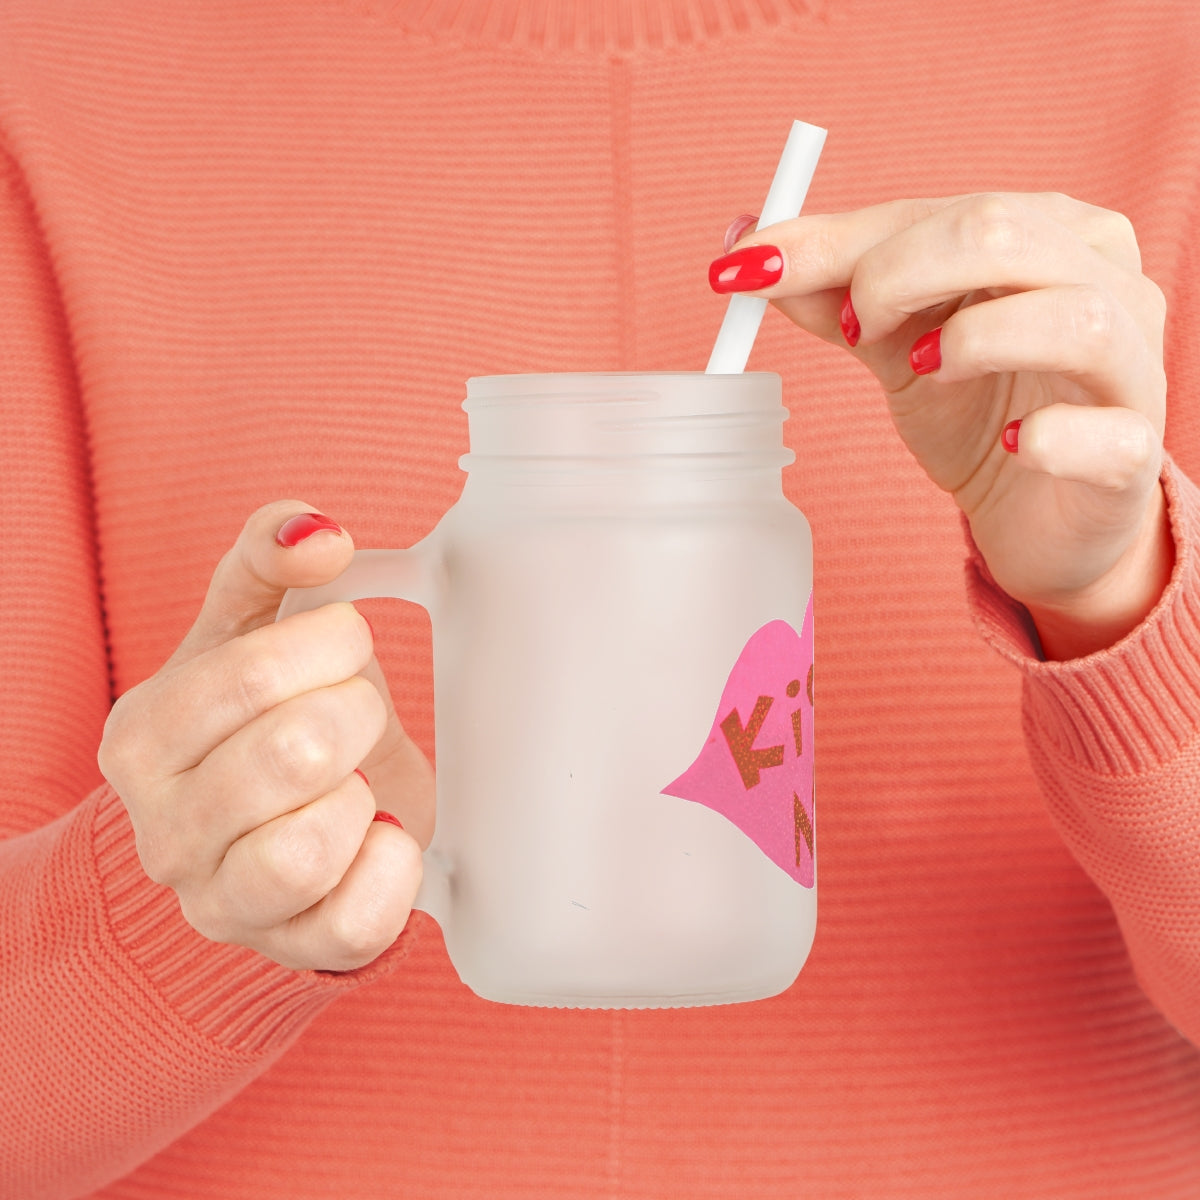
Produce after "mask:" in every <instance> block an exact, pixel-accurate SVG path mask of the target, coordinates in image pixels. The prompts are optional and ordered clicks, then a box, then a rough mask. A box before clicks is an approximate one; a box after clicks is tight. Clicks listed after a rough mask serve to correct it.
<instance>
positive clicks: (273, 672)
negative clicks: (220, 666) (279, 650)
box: [234, 643, 284, 713]
mask: <svg viewBox="0 0 1200 1200" xmlns="http://www.w3.org/2000/svg"><path fill="white" fill-rule="evenodd" d="M234 687H235V689H236V692H237V699H238V700H239V702H240V703H241V706H242V707H243V708H244V709H245V711H247V712H250V713H259V712H265V711H266V710H267V709H269V708H273V707H274V706H275V705H276V704H278V703H279V701H280V700H281V699H282V698H283V695H284V681H283V668H282V664H281V663H280V660H279V657H278V655H276V654H274V653H272V652H270V651H268V650H266V649H264V648H262V647H259V646H256V645H253V644H245V643H244V644H243V653H242V654H241V655H240V656H239V661H238V664H237V669H236V672H235V674H234Z"/></svg>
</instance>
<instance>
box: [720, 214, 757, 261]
mask: <svg viewBox="0 0 1200 1200" xmlns="http://www.w3.org/2000/svg"><path fill="white" fill-rule="evenodd" d="M757 224H758V218H757V217H755V216H752V215H751V214H750V213H742V215H741V216H740V217H734V218H733V220H732V221H730V222H729V228H728V229H726V230H725V240H724V242H723V243H722V244H723V245H724V247H725V253H726V254H728V253H729V251H730V248H731V247H732V246H733V244H734V242H736V241H738V240H739V239H740V238H741V237H742V236H743V235H744V234H745V233H746V231H747V230H748V229H750V228H751V227H752V226H754V225H757Z"/></svg>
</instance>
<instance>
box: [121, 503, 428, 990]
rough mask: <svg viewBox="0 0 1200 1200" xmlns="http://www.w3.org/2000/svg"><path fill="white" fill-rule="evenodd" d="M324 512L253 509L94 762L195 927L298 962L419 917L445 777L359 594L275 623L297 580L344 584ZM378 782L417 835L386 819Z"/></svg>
mask: <svg viewBox="0 0 1200 1200" xmlns="http://www.w3.org/2000/svg"><path fill="white" fill-rule="evenodd" d="M311 512H312V510H311V509H309V508H307V507H306V506H305V505H304V504H302V503H300V502H298V501H288V500H285V501H279V502H277V503H275V504H270V505H267V506H266V507H264V508H262V509H259V511H258V512H256V513H255V514H254V515H253V516H252V517H251V518H250V519H249V521H248V522H247V523H246V526H245V528H244V529H243V530H242V533H241V535H240V536H239V538H238V540H237V542H236V543H235V544H234V546H233V548H232V549H231V550H230V551H229V553H228V554H226V555H225V557H224V558H223V559H222V560H221V562H220V564H219V565H218V567H217V569H216V572H215V573H214V575H213V579H212V583H211V585H210V587H209V590H208V595H207V597H206V599H205V602H204V606H203V608H202V610H201V612H200V615H199V617H198V618H197V620H196V623H195V625H193V627H192V629H191V630H190V632H189V633H188V634H187V636H186V637H185V638H184V640H183V642H182V644H181V645H180V646H179V648H178V650H176V652H175V653H174V655H172V657H171V659H170V660H169V661H168V662H167V663H166V665H165V666H164V667H163V668H162V669H161V670H160V671H159V672H158V673H157V674H156V675H154V676H152V677H151V678H150V679H147V680H146V681H145V682H143V683H141V684H139V685H138V686H137V687H134V688H132V689H131V690H130V691H128V692H126V693H125V694H124V695H123V696H121V698H120V699H119V700H118V701H117V702H116V704H115V705H114V706H113V709H112V712H111V714H110V716H109V719H108V722H107V724H106V726H105V730H104V737H103V740H102V742H101V745H100V752H99V763H100V770H101V771H102V772H103V774H104V777H105V778H106V779H107V780H108V781H109V782H110V783H111V784H112V786H113V788H114V789H115V790H116V792H117V793H118V795H119V796H120V797H121V799H122V800H123V801H124V803H125V806H126V808H127V809H128V810H129V816H130V819H131V821H132V823H133V828H134V832H135V834H136V837H137V848H138V854H139V856H140V858H141V862H142V866H143V868H144V869H145V871H146V873H147V875H149V876H150V878H151V879H153V880H155V881H156V882H158V883H162V884H166V885H167V886H168V887H170V888H172V889H174V891H175V892H176V894H177V895H178V897H179V903H180V907H181V909H182V912H183V915H184V917H185V918H186V919H187V921H188V922H189V923H190V924H191V925H192V926H193V927H194V928H195V929H197V930H198V931H199V932H200V933H202V934H203V935H204V936H205V937H208V938H211V939H212V940H213V941H217V942H227V943H232V944H235V945H240V946H247V947H249V948H251V949H254V950H257V951H259V952H261V953H262V954H265V955H266V956H267V957H268V958H271V959H274V960H275V961H276V962H278V963H282V964H283V965H284V966H287V967H293V968H297V969H315V970H327V971H345V970H351V969H353V968H356V967H360V966H363V965H365V964H366V963H368V962H370V961H371V960H372V959H374V958H376V957H377V956H378V955H379V954H380V953H382V952H383V951H384V950H385V949H386V948H387V947H388V946H389V945H391V943H392V942H393V941H394V940H395V939H396V938H397V937H398V936H399V934H400V932H401V931H402V930H403V928H404V926H405V924H406V922H407V921H408V917H409V913H410V911H411V909H412V903H413V900H414V898H415V896H416V893H417V888H418V886H419V884H420V882H421V853H420V846H421V844H425V843H427V842H428V839H429V836H430V835H431V834H432V828H433V812H434V800H433V797H434V792H433V772H432V770H431V769H430V766H429V764H428V762H427V761H426V759H425V757H424V755H423V754H422V753H421V751H420V750H419V749H418V748H417V746H416V745H415V744H414V743H413V742H412V741H411V739H409V738H408V736H407V735H406V734H405V733H404V730H403V729H402V728H401V725H400V722H399V720H398V718H397V716H396V711H395V708H394V707H393V705H392V701H391V697H390V695H389V693H388V689H387V684H386V682H385V681H384V679H383V675H382V672H381V671H380V669H379V666H378V663H376V661H375V658H374V642H373V637H372V633H371V628H370V626H369V625H368V624H367V622H366V621H365V620H364V619H363V617H362V616H361V615H360V614H359V613H358V612H357V610H356V609H355V608H354V607H353V605H351V604H347V603H335V604H327V605H325V606H324V607H323V608H318V609H315V610H313V611H311V612H304V613H297V614H295V615H293V616H290V617H287V618H285V619H284V620H282V621H279V622H278V623H276V622H275V613H276V610H277V608H278V606H279V603H280V601H281V600H282V598H283V594H284V592H285V591H286V590H287V589H288V588H291V587H313V586H316V585H318V584H322V583H326V582H328V581H330V580H332V579H334V578H336V577H337V576H338V575H340V574H341V572H342V571H343V570H344V569H345V568H346V566H347V565H348V564H349V562H350V557H351V555H352V554H353V551H354V546H353V543H352V541H351V539H350V537H349V535H348V534H346V533H345V532H344V531H343V530H341V529H340V527H338V526H337V525H335V524H334V523H333V522H332V521H328V520H327V519H325V518H321V519H320V520H314V519H312V518H311V517H306V514H311ZM321 521H324V522H325V524H324V525H323V526H322V525H321ZM298 535H299V536H298ZM289 542H290V543H292V544H291V545H288V544H287V543H289ZM359 766H361V767H362V768H363V771H364V772H365V773H366V775H367V778H370V780H371V785H368V783H367V782H366V779H365V778H364V776H363V775H360V774H358V773H357V772H356V768H358V767H359ZM373 789H374V792H378V793H379V794H380V795H382V796H385V797H386V798H387V804H386V807H387V808H388V809H389V810H392V811H395V812H396V813H397V814H398V816H399V817H400V818H401V819H402V820H403V824H404V830H408V831H410V832H405V831H404V830H402V829H399V828H397V827H396V826H395V825H393V824H391V823H389V822H386V821H376V820H375V814H376V803H375V795H374V793H373Z"/></svg>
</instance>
